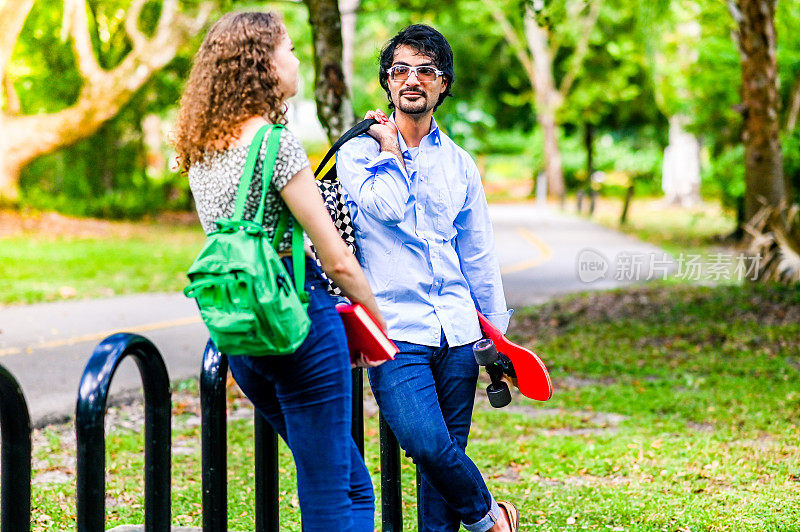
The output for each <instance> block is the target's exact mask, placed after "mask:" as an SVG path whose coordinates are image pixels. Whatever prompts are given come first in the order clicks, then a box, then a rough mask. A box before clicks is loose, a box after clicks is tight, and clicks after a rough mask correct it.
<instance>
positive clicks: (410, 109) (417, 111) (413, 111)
mask: <svg viewBox="0 0 800 532" xmlns="http://www.w3.org/2000/svg"><path fill="white" fill-rule="evenodd" d="M413 94H416V95H419V98H417V99H416V100H414V101H413V102H410V101H408V100H406V99H404V97H403V96H404V95H400V96H398V99H397V100H398V102H397V103H398V105H397V109H398V110H399V111H401V112H403V113H405V114H407V115H421V114H425V113H427V112H428V111H429V110H430V109H431V106H429V105H428V97H427V95H426V94H423V93H418V92H415V93H413Z"/></svg>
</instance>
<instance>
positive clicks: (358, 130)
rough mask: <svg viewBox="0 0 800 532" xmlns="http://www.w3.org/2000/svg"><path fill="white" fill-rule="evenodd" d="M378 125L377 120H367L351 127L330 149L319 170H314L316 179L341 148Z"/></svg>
mask: <svg viewBox="0 0 800 532" xmlns="http://www.w3.org/2000/svg"><path fill="white" fill-rule="evenodd" d="M377 123H378V121H377V120H375V119H374V118H367V119H366V120H362V121H361V122H359V123H358V124H356V125H354V126H353V127H351V128H350V129H349V130H347V131H346V132H345V134H344V135H342V136H341V137H339V140H337V141H336V142H334V143H333V146H331V149H329V150H328V153H326V154H325V157H323V158H322V162H321V163H319V166H317V169H316V170H314V176H315V177H316V176H318V175H319V173H320V172H321V171H322V169H323V168H325V165H326V164H328V161H330V160H331V157H333V156H334V155H335V154H336V152H337V151H339V148H341V147H342V145H343V144H344V143H345V142H347V141H348V140H350V139H352V138H355V137H357V136H359V135H362V134H364V133H366V132H367V130H368V129H369V128H370V126H372V124H377ZM333 175H334V176H335V175H336V174H335V173H334V174H333ZM323 179H324V178H323Z"/></svg>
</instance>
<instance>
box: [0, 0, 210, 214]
mask: <svg viewBox="0 0 800 532" xmlns="http://www.w3.org/2000/svg"><path fill="white" fill-rule="evenodd" d="M32 4H33V1H32V0H25V1H24V2H19V3H16V2H15V0H6V1H5V4H3V7H2V9H0V29H5V28H6V27H7V26H6V24H7V22H10V21H12V18H13V24H11V25H9V26H8V29H9V31H14V30H16V33H15V34H13V35H12V36H11V37H9V36H6V35H3V36H2V38H0V67H5V66H7V64H8V63H7V62H8V58H9V57H10V54H11V50H12V49H13V43H14V42H16V39H17V37H18V36H19V31H21V29H22V25H23V23H24V19H25V16H27V13H28V12H29V11H30V7H31V5H32ZM144 4H145V0H133V1H132V3H131V7H130V8H129V9H128V12H127V13H126V18H125V31H126V32H127V33H128V35H129V37H130V38H131V41H132V43H133V47H132V50H131V52H129V53H128V55H127V56H125V58H124V59H123V60H122V62H121V63H120V64H119V65H117V66H116V67H114V68H113V69H112V70H103V69H102V68H100V65H99V64H98V63H97V58H96V57H95V56H94V50H93V48H92V44H91V40H90V33H89V26H88V17H87V16H86V10H87V7H86V3H85V1H84V0H65V2H64V11H65V14H64V18H65V27H66V29H67V30H68V31H69V34H70V37H71V42H72V47H73V50H74V52H75V59H76V64H77V67H78V71H79V73H80V75H81V77H82V78H83V81H84V83H83V87H82V89H81V93H80V94H79V95H78V100H77V102H76V103H75V104H74V105H72V106H70V107H67V108H66V109H62V110H61V111H57V112H54V113H47V114H36V115H20V114H15V113H13V112H11V111H12V110H11V109H7V110H5V111H4V112H2V113H0V198H5V199H9V200H12V201H16V200H17V198H18V197H19V190H18V183H19V174H20V171H21V170H22V168H23V167H24V166H25V165H26V164H28V163H29V162H30V161H32V160H33V159H34V158H36V157H38V156H40V155H44V154H46V153H49V152H52V151H54V150H56V149H58V148H60V147H62V146H68V145H70V144H72V143H74V142H77V141H79V140H81V139H84V138H86V137H88V136H90V135H92V134H93V133H94V132H96V131H97V130H98V129H99V128H100V126H102V125H103V123H104V122H106V121H107V120H109V119H111V118H113V117H114V116H116V114H117V113H118V112H119V110H120V109H121V108H122V106H124V105H125V104H126V103H128V101H129V100H130V99H131V97H132V96H133V95H134V94H135V93H136V91H138V90H139V89H140V88H141V87H142V85H144V84H145V83H146V82H147V81H148V80H149V79H150V77H151V76H152V75H153V74H154V73H155V72H157V71H158V70H159V69H161V68H163V67H164V66H166V65H167V63H169V62H170V61H172V59H173V58H174V57H175V54H176V53H177V51H178V48H179V47H180V46H181V45H183V44H184V43H185V42H186V41H187V40H188V39H189V38H190V37H191V36H192V35H195V34H197V33H198V32H199V31H200V30H201V29H202V28H203V26H204V25H205V23H206V21H207V20H208V15H209V13H210V9H211V5H210V4H207V3H204V4H201V5H200V9H199V12H198V14H197V16H196V17H193V18H191V17H187V16H185V15H183V14H181V13H178V12H177V7H178V1H177V0H164V2H163V3H162V8H161V17H160V18H159V20H158V23H157V25H156V29H155V32H154V33H153V35H152V36H151V37H146V36H145V35H144V34H143V33H142V32H141V30H140V29H139V26H138V24H139V16H140V14H141V11H142V8H143V6H144ZM11 6H14V7H13V8H12V7H11ZM8 9H12V10H13V9H16V11H13V12H12V13H11V15H13V17H8V19H6V20H3V18H2V17H3V16H5V15H7V10H8ZM23 11H24V13H23ZM8 43H11V44H8ZM9 47H10V48H9ZM0 76H5V70H0Z"/></svg>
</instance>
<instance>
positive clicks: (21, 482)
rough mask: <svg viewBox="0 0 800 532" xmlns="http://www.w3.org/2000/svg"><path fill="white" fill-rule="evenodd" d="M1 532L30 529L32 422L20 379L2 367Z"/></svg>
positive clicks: (0, 367)
mask: <svg viewBox="0 0 800 532" xmlns="http://www.w3.org/2000/svg"><path fill="white" fill-rule="evenodd" d="M0 434H1V435H2V444H0V453H2V458H0V478H1V479H2V491H1V492H0V531H2V532H21V531H23V530H30V528H31V420H30V414H28V403H26V402H25V396H24V395H23V394H22V389H21V388H20V387H19V384H18V383H17V380H16V379H15V378H14V376H13V375H11V373H9V372H8V370H6V368H4V367H3V366H0Z"/></svg>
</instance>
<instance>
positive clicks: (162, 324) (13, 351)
mask: <svg viewBox="0 0 800 532" xmlns="http://www.w3.org/2000/svg"><path fill="white" fill-rule="evenodd" d="M195 323H201V320H200V316H192V317H190V318H181V319H178V320H171V321H159V322H156V323H145V324H143V325H137V326H134V327H121V328H119V329H113V330H108V331H102V332H96V333H90V334H84V335H81V336H73V337H71V338H63V339H61V340H51V341H49V342H41V343H39V344H36V345H33V346H30V347H26V348H25V352H26V353H30V352H32V351H34V350H36V349H52V348H54V347H64V346H66V345H75V344H80V343H83V342H96V341H98V340H102V339H103V338H105V337H106V336H110V335H112V334H114V333H118V332H123V331H124V332H132V333H140V332H147V331H155V330H158V329H169V328H170V327H181V326H184V325H192V324H195ZM22 352H23V350H22V349H21V348H18V347H8V348H5V349H0V357H2V356H7V355H17V354H19V353H22Z"/></svg>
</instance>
